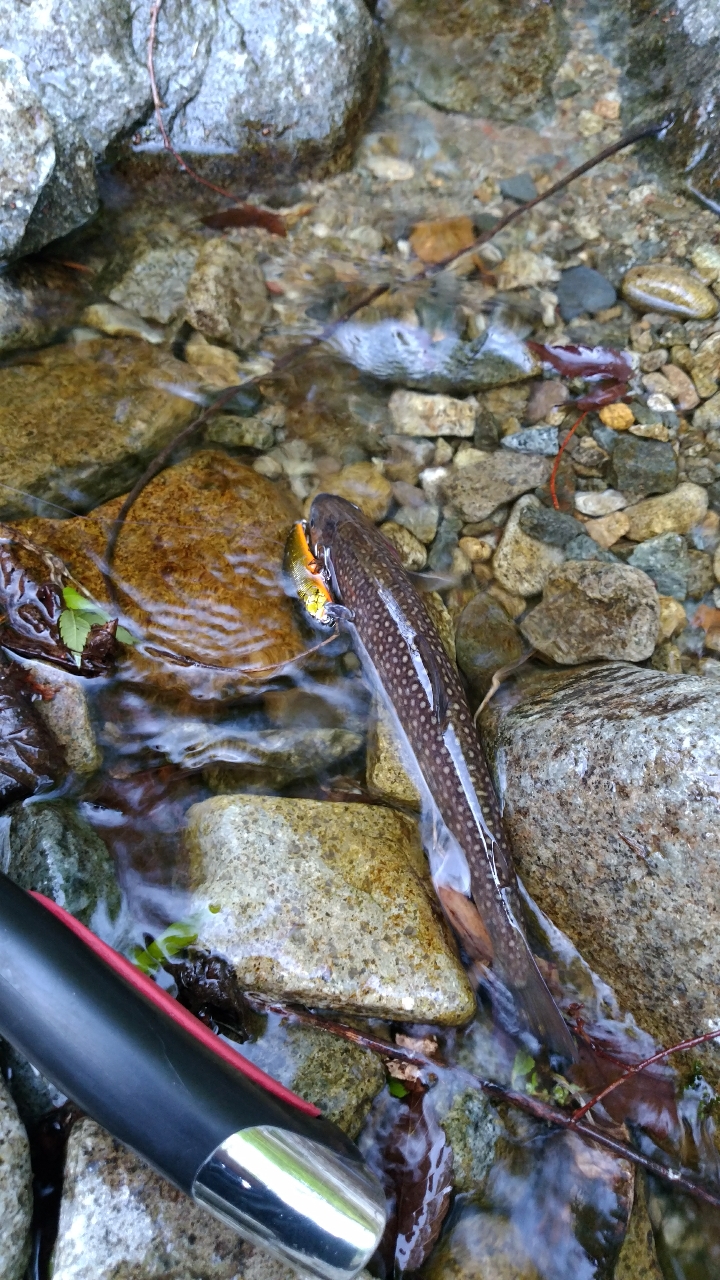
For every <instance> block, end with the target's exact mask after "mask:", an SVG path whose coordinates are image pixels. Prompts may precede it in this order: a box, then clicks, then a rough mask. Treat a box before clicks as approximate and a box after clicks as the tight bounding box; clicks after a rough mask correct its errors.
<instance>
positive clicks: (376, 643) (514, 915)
mask: <svg viewBox="0 0 720 1280" xmlns="http://www.w3.org/2000/svg"><path fill="white" fill-rule="evenodd" d="M309 535H310V544H311V546H312V549H313V552H314V554H315V556H316V557H317V560H318V562H319V564H321V565H323V566H324V568H325V572H326V574H327V579H328V582H329V585H330V588H331V591H332V592H333V595H334V596H335V599H336V600H337V601H339V603H340V605H341V606H344V608H343V609H342V610H337V613H338V615H339V616H340V617H341V619H342V622H343V625H344V626H346V627H347V628H348V630H349V631H350V634H351V637H352V639H353V643H354V645H355V647H356V650H357V652H358V656H359V657H360V658H361V660H362V661H363V663H364V665H365V666H366V669H368V670H369V672H370V674H371V676H372V677H373V678H374V679H375V681H376V683H377V685H378V686H379V690H380V692H381V694H382V695H383V697H384V699H385V701H386V703H387V704H388V706H389V709H390V710H391V713H394V715H393V718H394V719H395V721H396V725H397V727H399V729H400V733H401V737H402V738H404V740H405V742H404V747H405V749H406V752H407V753H408V754H409V756H410V758H411V759H412V761H413V762H414V764H415V766H416V768H415V769H413V772H414V773H415V774H416V776H417V778H418V780H419V782H420V783H421V790H422V791H424V792H425V793H426V794H425V795H424V797H423V798H424V801H425V804H426V806H427V805H429V806H431V808H432V812H433V820H434V821H435V820H436V819H437V818H438V817H439V819H440V821H441V824H444V827H445V828H446V829H447V831H448V832H449V833H450V836H451V837H452V838H453V839H454V841H456V842H457V846H458V847H459V850H460V852H461V854H462V855H463V857H464V859H465V863H466V864H467V870H468V871H469V885H470V891H471V893H472V897H473V899H474V901H475V904H476V906H477V908H478V911H479V912H480V915H481V916H482V919H483V923H484V924H485V927H486V929H487V931H488V934H489V935H490V939H491V941H492V945H493V953H494V955H493V979H494V980H495V979H499V981H500V983H501V984H502V987H503V988H505V989H506V991H505V992H503V996H504V999H505V1002H506V1003H507V994H506V992H510V993H511V994H512V996H513V997H514V1002H515V1007H516V1013H517V1014H518V1015H519V1020H520V1025H521V1027H522V1028H523V1029H526V1030H529V1031H531V1033H532V1034H533V1035H534V1036H535V1037H536V1038H537V1039H538V1040H540V1042H541V1043H542V1044H544V1045H546V1046H547V1047H548V1048H549V1049H550V1050H551V1051H552V1052H554V1053H557V1054H560V1055H561V1056H562V1057H564V1058H574V1057H575V1056H576V1054H575V1049H574V1046H573V1042H572V1038H571V1036H570V1033H569V1031H568V1028H567V1027H566V1025H565V1023H564V1021H563V1019H562V1016H561V1014H560V1011H559V1009H558V1007H557V1005H556V1004H555V1002H554V1000H553V998H552V996H551V994H550V992H549V991H548V988H547V987H546V985H545V982H544V981H543V978H542V976H541V974H540V972H539V970H538V967H537V964H536V962H535V959H534V957H533V954H532V952H531V950H530V948H529V946H528V942H527V938H526V937H525V932H524V929H523V924H522V912H521V907H520V901H519V891H518V886H517V880H516V877H515V873H514V871H513V866H512V859H511V854H510V849H509V846H508V842H507V837H506V835H505V833H504V831H503V826H502V819H501V816H500V807H499V804H498V800H497V796H496V794H495V790H494V787H493V783H492V779H491V777H490V773H489V770H488V767H487V763H486V761H485V757H484V755H483V752H482V749H481V747H480V744H479V742H478V738H477V733H476V731H475V726H474V724H473V720H472V715H471V713H470V708H469V707H468V704H467V700H466V697H465V693H464V690H463V687H462V684H461V683H460V679H459V676H458V674H457V671H456V670H455V668H454V666H453V664H452V663H451V662H450V660H449V658H448V656H447V654H446V652H445V649H444V647H443V644H442V641H441V639H440V636H439V634H438V632H437V630H436V628H435V626H434V624H433V622H432V620H431V618H430V615H429V613H428V610H427V609H426V607H425V604H424V603H423V600H422V597H421V596H420V595H419V594H418V592H417V591H416V589H415V587H414V586H413V584H412V582H411V580H410V578H409V577H408V575H407V574H406V572H405V570H404V569H403V567H402V564H401V563H400V560H399V558H398V556H397V554H396V552H395V550H394V548H392V547H391V546H390V544H389V543H388V542H387V540H386V539H385V538H384V537H383V536H382V534H381V533H380V532H379V531H378V530H377V529H376V528H375V526H374V525H373V524H372V523H371V522H370V521H369V520H368V519H367V518H366V517H365V516H364V515H363V514H362V513H361V512H360V511H359V510H358V509H357V507H354V506H353V505H352V504H351V503H350V502H347V501H345V499H344V498H338V497H335V496H334V495H331V494H319V495H318V497H316V498H315V500H314V501H313V503H312V507H311V511H310V519H309ZM493 985H495V982H493ZM495 998H496V1000H497V991H496V993H495ZM501 1003H502V1001H501Z"/></svg>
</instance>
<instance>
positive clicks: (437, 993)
mask: <svg viewBox="0 0 720 1280" xmlns="http://www.w3.org/2000/svg"><path fill="white" fill-rule="evenodd" d="M185 840H186V848H187V852H188V857H189V863H190V879H191V886H192V889H193V892H194V894H195V896H196V898H198V899H199V900H201V901H204V902H207V901H210V902H218V903H220V905H221V910H220V911H219V912H218V913H217V914H216V915H214V916H213V917H212V919H211V920H210V921H209V922H208V924H207V925H205V926H204V928H203V934H202V937H201V939H200V942H201V943H202V945H203V946H204V947H206V948H209V949H210V950H212V951H219V952H220V953H221V954H223V955H225V956H226V957H227V958H228V960H229V962H230V964H231V965H232V967H233V969H234V971H235V973H236V975H237V978H238V981H239V983H240V985H241V987H242V988H243V989H245V990H251V991H256V992H259V993H261V994H263V995H265V996H269V997H271V998H274V999H280V1000H284V1001H286V1000H287V1001H295V1002H299V1003H301V1004H308V1005H310V1006H313V1007H319V1008H331V1009H338V1010H343V1011H345V1012H348V1013H359V1014H362V1015H364V1016H365V1017H382V1018H398V1019H401V1020H403V1021H409V1020H412V1021H418V1020H419V1021H423V1022H434V1023H440V1024H445V1025H455V1024H457V1023H462V1022H465V1021H467V1019H468V1018H470V1017H471V1016H472V1013H473V1010H474V999H473V997H472V993H471V991H470V988H469V986H468V982H467V979H466V977H465V974H464V972H463V970H462V968H461V966H460V963H459V961H458V960H457V958H456V956H455V954H454V951H453V949H452V946H451V944H450V942H449V939H448V936H447V934H446V933H445V931H444V928H443V926H442V924H441V923H440V921H439V919H438V917H437V915H436V909H435V907H434V903H433V897H432V892H433V891H432V887H431V884H430V880H429V873H428V869H427V864H426V862H425V859H424V856H423V853H422V850H421V847H420V843H419V838H418V833H417V827H416V824H415V822H414V821H413V820H411V819H410V818H408V817H406V816H404V815H403V814H400V813H395V812H393V811H392V810H389V809H382V808H379V807H377V806H373V805H359V804H334V803H318V802H316V801H311V800H289V799H280V798H270V797H252V798H251V797H248V796H242V797H241V796H233V797H217V798H215V799H213V800H207V801H204V802H203V803H201V804H198V805H194V806H193V807H192V808H191V809H190V811H189V813H188V821H187V830H186V836H185ZM269 847H272V849H273V858H272V861H271V862H269V861H268V859H267V849H268V848H269Z"/></svg>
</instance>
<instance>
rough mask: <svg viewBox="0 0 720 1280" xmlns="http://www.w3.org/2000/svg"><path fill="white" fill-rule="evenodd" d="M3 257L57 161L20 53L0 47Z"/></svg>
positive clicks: (45, 116) (20, 235)
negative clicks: (19, 56)
mask: <svg viewBox="0 0 720 1280" xmlns="http://www.w3.org/2000/svg"><path fill="white" fill-rule="evenodd" d="M0 157H1V158H0V258H5V257H7V255H8V254H9V253H11V252H12V250H13V249H14V248H15V246H16V245H17V244H19V243H20V241H21V240H22V238H23V235H24V233H25V228H26V226H27V224H28V221H29V219H30V215H31V213H32V211H33V209H34V208H35V205H36V203H37V199H38V196H39V194H40V192H41V191H42V189H43V187H44V185H45V183H46V182H47V180H48V178H49V177H50V174H51V173H52V171H53V168H54V167H55V146H54V143H53V129H52V124H51V123H50V119H49V117H48V114H47V112H46V111H45V110H44V108H43V106H42V103H41V102H40V100H39V98H38V97H37V96H36V94H35V93H34V92H33V90H32V88H31V87H30V82H29V80H28V78H27V75H26V74H25V68H24V66H23V63H22V61H21V59H20V58H18V56H17V54H15V53H11V52H10V50H8V49H0Z"/></svg>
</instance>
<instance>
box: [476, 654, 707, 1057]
mask: <svg viewBox="0 0 720 1280" xmlns="http://www.w3.org/2000/svg"><path fill="white" fill-rule="evenodd" d="M717 708H718V700H717V685H716V682H715V681H713V680H711V679H709V678H708V677H706V676H689V675H669V674H667V673H665V672H661V671H653V670H644V669H638V668H636V667H631V666H624V665H613V666H610V667H596V668H588V669H586V670H583V671H578V672H567V673H552V674H551V673H547V672H545V673H542V674H541V675H539V674H536V675H535V676H532V677H531V676H529V675H520V676H518V677H517V678H516V680H515V681H514V683H513V689H512V696H511V697H505V696H504V694H503V691H502V690H500V692H499V694H498V695H497V697H496V698H495V699H493V701H492V703H490V705H489V706H488V707H487V708H486V710H485V712H484V713H483V717H482V726H481V729H482V737H483V741H484V743H485V746H486V749H487V750H489V752H490V755H491V756H492V758H493V759H494V760H496V761H498V762H499V761H500V760H502V769H501V770H500V771H499V772H498V778H499V781H500V784H501V791H502V794H503V796H504V801H505V809H504V814H505V821H506V823H507V826H508V832H509V835H510V839H511V842H512V847H513V851H514V856H515V860H516V865H517V867H518V871H519V873H520V875H521V876H522V879H523V883H524V884H525V886H526V887H527V890H528V892H529V893H530V894H531V895H532V896H533V898H534V899H535V901H536V902H537V903H538V905H539V906H540V907H541V908H542V909H543V910H545V911H547V912H548V913H550V912H552V918H553V921H554V923H555V924H556V925H558V926H559V927H560V928H561V929H563V930H564V932H565V933H567V934H568V936H569V937H570V938H571V939H572V941H573V943H574V944H575V946H577V947H578V948H579V950H580V951H581V952H582V955H583V956H584V958H585V960H586V961H587V962H588V964H589V965H590V966H591V968H592V969H594V970H595V971H596V972H597V973H598V974H600V976H601V978H603V979H604V980H605V981H607V982H609V983H610V984H611V986H612V988H613V990H614V991H615V994H616V996H617V999H618V1002H619V1005H620V1007H621V1008H622V1009H624V1010H629V1011H630V1012H631V1013H632V1014H633V1016H634V1017H635V1019H636V1021H637V1022H638V1024H639V1025H640V1026H641V1027H644V1028H645V1030H647V1031H650V1032H651V1033H652V1035H653V1036H655V1038H656V1039H657V1041H658V1042H659V1043H660V1044H663V1045H671V1044H676V1043H677V1042H678V1041H680V1040H683V1039H686V1038H687V1037H690V1036H695V1035H701V1034H703V1033H704V1032H705V1031H707V1030H708V1029H709V1028H710V1027H711V1026H714V1025H715V1024H714V1022H713V1021H712V1020H713V1019H714V1018H715V1017H716V1016H717V1001H716V999H715V978H714V975H715V973H716V972H717V965H718V959H719V940H718V931H717V925H716V917H715V912H714V910H713V909H712V907H711V906H710V904H714V903H715V901H716V896H715V895H716V884H717V853H716V848H717V845H716V840H715V834H714V833H715V832H716V830H717V815H718V804H719V803H720V793H719V790H718V776H717V757H718V750H719V748H720V742H719V740H718V739H719V733H720V731H719V728H718V712H717ZM538 797H541V803H538ZM623 836H627V837H628V839H629V841H630V842H631V845H632V847H628V845H627V844H625V842H624V840H623V839H622V837H623ZM628 956H632V964H628ZM693 1052H694V1053H696V1052H698V1051H693ZM700 1053H701V1055H702V1071H703V1074H704V1075H706V1077H707V1078H709V1079H712V1080H713V1081H714V1082H717V1080H718V1079H720V1063H719V1062H718V1053H717V1049H705V1050H701V1051H700Z"/></svg>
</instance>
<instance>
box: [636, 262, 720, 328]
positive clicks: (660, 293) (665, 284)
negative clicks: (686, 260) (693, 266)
mask: <svg viewBox="0 0 720 1280" xmlns="http://www.w3.org/2000/svg"><path fill="white" fill-rule="evenodd" d="M622 294H623V297H624V298H626V299H627V301H628V302H630V303H632V305H633V306H634V307H637V308H639V310H641V311H667V312H669V313H670V315H674V316H686V317H687V318H688V319H690V320H707V319H708V318H709V317H711V316H714V315H715V314H716V313H717V309H718V300H717V298H716V297H715V296H714V295H713V294H712V293H711V292H710V290H709V289H708V288H707V286H706V285H704V284H703V283H702V281H701V280H698V278H697V276H694V275H691V273H690V272H689V271H684V270H683V268H682V267H673V266H668V264H667V263H665V262H651V263H648V264H647V266H641V267H631V269H630V270H629V271H626V272H625V275H624V276H623V280H622Z"/></svg>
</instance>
